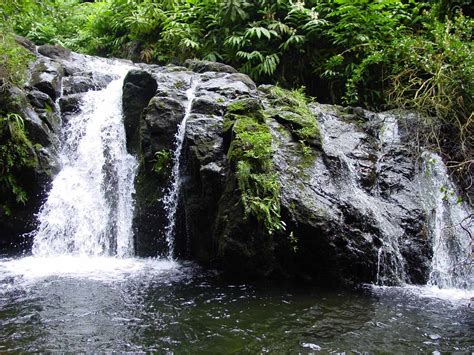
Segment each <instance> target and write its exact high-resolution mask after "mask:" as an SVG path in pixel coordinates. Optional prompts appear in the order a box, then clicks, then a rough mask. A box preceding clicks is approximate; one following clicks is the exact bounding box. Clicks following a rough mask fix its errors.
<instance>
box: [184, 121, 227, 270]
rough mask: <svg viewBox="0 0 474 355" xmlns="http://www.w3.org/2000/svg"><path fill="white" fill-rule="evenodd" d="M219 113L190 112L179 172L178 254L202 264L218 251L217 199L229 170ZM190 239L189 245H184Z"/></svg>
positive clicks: (218, 200) (208, 262) (219, 197)
mask: <svg viewBox="0 0 474 355" xmlns="http://www.w3.org/2000/svg"><path fill="white" fill-rule="evenodd" d="M222 135H223V119H222V116H213V115H203V114H193V115H192V116H191V117H189V119H188V122H187V130H186V136H185V144H184V147H183V151H184V152H185V154H184V156H185V158H184V160H183V165H184V167H185V168H184V171H183V174H182V179H183V187H182V201H183V202H182V206H183V207H182V216H184V219H182V220H181V221H182V222H185V223H183V225H182V226H181V230H184V231H185V232H186V234H187V236H186V238H181V239H180V238H178V240H177V241H178V243H177V245H176V250H177V254H178V255H182V256H184V257H191V258H193V259H194V260H198V261H199V262H201V263H203V264H207V265H209V264H210V261H211V260H212V259H214V258H215V256H216V254H217V249H216V246H217V245H218V244H217V243H216V242H215V241H214V240H213V236H215V230H214V229H215V228H216V220H217V214H218V212H219V202H220V199H221V196H222V193H223V189H224V186H225V185H224V182H225V177H226V174H227V171H228V162H227V157H226V156H225V154H224V141H223V137H222ZM187 241H189V245H187V244H188V243H187Z"/></svg>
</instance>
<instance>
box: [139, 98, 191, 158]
mask: <svg viewBox="0 0 474 355" xmlns="http://www.w3.org/2000/svg"><path fill="white" fill-rule="evenodd" d="M183 117H184V106H183V103H181V102H179V101H177V100H175V99H172V98H168V97H154V98H152V99H151V100H150V103H149V104H148V107H147V108H146V109H145V111H144V112H143V119H142V120H141V127H140V137H141V140H142V142H141V143H142V151H143V154H144V157H145V160H146V161H147V162H150V161H151V160H153V157H154V154H155V153H156V152H158V151H161V150H173V148H174V137H175V134H176V131H177V129H178V125H179V123H180V122H181V120H182V119H183Z"/></svg>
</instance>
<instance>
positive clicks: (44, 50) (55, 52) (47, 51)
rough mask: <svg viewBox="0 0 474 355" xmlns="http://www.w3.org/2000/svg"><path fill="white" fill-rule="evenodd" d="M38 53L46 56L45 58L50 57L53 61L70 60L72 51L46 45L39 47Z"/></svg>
mask: <svg viewBox="0 0 474 355" xmlns="http://www.w3.org/2000/svg"><path fill="white" fill-rule="evenodd" d="M38 52H39V53H40V54H42V55H44V56H45V57H49V58H52V59H69V58H70V56H71V50H70V49H67V48H64V47H61V46H55V45H51V44H44V45H42V46H39V47H38Z"/></svg>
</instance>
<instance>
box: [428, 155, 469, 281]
mask: <svg viewBox="0 0 474 355" xmlns="http://www.w3.org/2000/svg"><path fill="white" fill-rule="evenodd" d="M422 159H423V167H422V171H421V174H420V178H419V183H420V198H421V201H422V202H423V205H424V208H425V211H426V214H427V216H428V230H429V237H430V238H432V242H433V259H432V263H431V272H430V278H429V282H428V284H429V285H431V286H438V287H440V288H453V287H454V288H463V289H471V290H472V289H474V272H473V271H474V270H473V263H474V260H473V254H472V247H473V242H474V241H473V240H472V239H471V238H472V237H474V222H473V217H474V216H473V215H472V211H469V208H468V206H467V205H466V204H465V203H464V202H462V201H461V200H459V199H458V195H457V194H456V189H455V187H454V185H453V183H452V182H451V180H450V179H449V176H448V173H447V170H446V166H445V165H444V163H443V161H442V160H441V158H440V157H439V156H438V155H437V154H433V153H429V152H425V153H423V154H422Z"/></svg>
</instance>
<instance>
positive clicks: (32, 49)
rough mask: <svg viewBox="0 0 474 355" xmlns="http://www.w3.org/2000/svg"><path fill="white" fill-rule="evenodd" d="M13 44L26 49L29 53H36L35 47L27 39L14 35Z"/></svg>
mask: <svg viewBox="0 0 474 355" xmlns="http://www.w3.org/2000/svg"><path fill="white" fill-rule="evenodd" d="M15 42H16V43H18V44H19V45H21V46H23V47H25V48H26V49H28V50H29V51H30V52H32V53H36V45H35V44H34V43H33V42H32V41H30V40H29V39H28V38H25V37H22V36H18V35H15Z"/></svg>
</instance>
